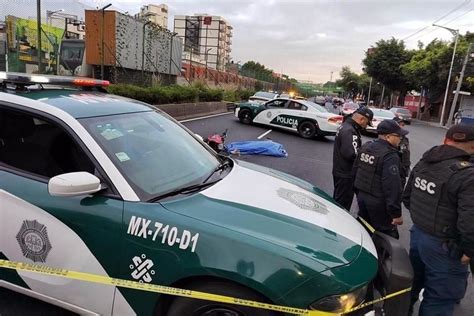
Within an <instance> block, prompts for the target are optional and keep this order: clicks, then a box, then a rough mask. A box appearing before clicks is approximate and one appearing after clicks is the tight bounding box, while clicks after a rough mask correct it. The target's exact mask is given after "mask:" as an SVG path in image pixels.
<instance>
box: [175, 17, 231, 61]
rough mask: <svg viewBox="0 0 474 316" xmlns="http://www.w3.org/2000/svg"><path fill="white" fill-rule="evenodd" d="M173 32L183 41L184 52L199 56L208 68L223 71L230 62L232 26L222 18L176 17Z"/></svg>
mask: <svg viewBox="0 0 474 316" xmlns="http://www.w3.org/2000/svg"><path fill="white" fill-rule="evenodd" d="M174 32H176V33H177V36H178V37H180V38H182V39H183V43H184V51H185V52H190V53H191V52H192V54H193V55H200V56H201V57H202V58H203V59H204V60H205V65H206V67H208V68H212V69H218V70H225V68H226V66H227V65H228V64H229V61H230V53H231V46H232V26H231V25H230V24H229V23H228V22H227V21H226V20H225V19H224V18H222V17H220V16H214V15H207V14H195V15H192V16H184V15H176V16H175V18H174Z"/></svg>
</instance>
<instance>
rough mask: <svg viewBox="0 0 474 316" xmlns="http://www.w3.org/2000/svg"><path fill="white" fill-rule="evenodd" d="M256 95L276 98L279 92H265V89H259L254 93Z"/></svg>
mask: <svg viewBox="0 0 474 316" xmlns="http://www.w3.org/2000/svg"><path fill="white" fill-rule="evenodd" d="M254 96H256V97H262V98H267V99H274V98H275V97H276V96H277V94H276V93H273V92H264V91H259V92H257V93H255V94H254Z"/></svg>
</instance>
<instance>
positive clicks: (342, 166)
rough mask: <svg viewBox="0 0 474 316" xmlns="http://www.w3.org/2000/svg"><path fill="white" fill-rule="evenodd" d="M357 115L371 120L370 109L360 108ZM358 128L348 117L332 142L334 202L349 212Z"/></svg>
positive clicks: (358, 144)
mask: <svg viewBox="0 0 474 316" xmlns="http://www.w3.org/2000/svg"><path fill="white" fill-rule="evenodd" d="M356 112H357V113H359V114H361V115H363V116H365V117H367V118H368V119H369V122H370V121H371V120H372V118H373V113H372V111H371V110H370V109H367V108H360V109H358V110H357V111H356ZM361 130H362V127H361V126H359V124H357V123H356V122H355V121H354V120H353V119H352V118H351V117H348V118H347V119H346V120H345V121H344V123H342V125H341V127H339V129H338V131H337V134H336V139H335V141H334V152H333V160H332V163H333V167H332V175H333V180H334V195H333V197H334V200H336V201H337V202H338V203H339V204H340V205H342V206H343V207H344V208H345V209H347V210H350V209H351V205H352V199H353V198H354V189H353V179H352V166H353V164H354V160H355V158H356V156H357V151H358V150H359V148H360V146H361V135H360V132H361Z"/></svg>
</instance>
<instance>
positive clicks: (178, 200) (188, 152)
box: [0, 73, 378, 316]
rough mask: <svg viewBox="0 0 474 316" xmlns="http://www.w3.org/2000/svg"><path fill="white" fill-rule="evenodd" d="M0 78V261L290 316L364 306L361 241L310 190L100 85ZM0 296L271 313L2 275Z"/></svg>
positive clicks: (149, 311)
mask: <svg viewBox="0 0 474 316" xmlns="http://www.w3.org/2000/svg"><path fill="white" fill-rule="evenodd" d="M0 78H1V79H0V84H1V85H2V88H1V89H2V90H1V92H0V259H3V260H10V261H16V262H24V263H32V264H33V263H35V264H40V265H44V266H48V267H56V268H64V269H69V270H73V271H82V272H88V273H94V274H99V275H104V276H109V277H113V278H119V279H126V280H132V281H139V282H144V283H150V284H160V285H167V286H172V287H177V288H184V289H192V290H199V291H203V292H211V293H216V294H223V295H228V296H233V297H238V298H245V299H251V300H257V301H262V302H270V303H275V304H280V305H286V306H291V307H297V308H309V309H318V310H324V311H334V312H341V311H344V310H347V309H349V308H351V307H353V306H356V305H357V304H359V303H361V302H362V301H363V300H364V297H365V294H366V290H367V288H368V285H369V283H370V282H371V281H372V280H373V279H374V278H375V276H376V274H377V270H378V261H377V251H376V248H375V246H374V242H373V241H372V239H371V237H370V236H369V234H368V233H367V232H366V230H365V229H364V228H363V227H362V226H361V225H360V224H359V222H358V221H356V220H355V219H354V218H352V217H351V215H349V214H348V213H347V212H346V211H344V210H343V209H341V208H340V207H338V206H337V205H335V204H334V203H333V202H332V201H331V200H330V198H329V197H328V196H326V194H324V193H323V192H322V191H320V190H318V189H317V188H315V187H313V186H312V185H311V184H309V183H307V182H304V181H302V180H300V179H298V178H295V177H292V176H290V175H288V174H284V173H281V172H278V171H275V170H272V169H269V168H265V167H261V166H257V165H253V164H250V163H245V162H243V161H238V160H233V159H230V158H228V157H220V156H218V155H217V154H216V153H215V152H213V151H212V150H211V149H210V148H209V147H208V146H207V145H206V144H205V143H203V142H202V141H201V140H199V139H198V137H197V136H195V135H194V134H193V133H192V132H190V131H189V130H187V129H186V128H185V127H183V126H182V125H180V124H179V123H178V122H176V121H175V120H174V119H172V118H171V117H169V116H168V115H166V114H165V113H163V112H161V111H160V110H157V109H155V108H153V107H151V106H149V105H146V104H144V103H141V102H138V101H135V100H131V99H126V98H122V97H119V96H114V95H110V94H107V93H105V92H104V91H103V88H104V87H105V86H107V85H108V82H106V81H100V80H94V79H74V78H69V77H56V76H40V75H24V74H15V73H0ZM71 85H72V87H71ZM0 286H2V287H5V288H8V289H10V290H13V291H16V292H19V293H22V294H25V295H29V296H32V297H35V298H38V299H41V300H44V301H46V302H49V303H52V304H55V305H58V306H61V307H63V308H66V309H68V310H72V311H75V312H77V313H80V314H88V313H91V314H94V313H96V314H104V315H112V314H113V315H132V314H139V315H206V316H212V315H274V314H275V313H274V312H272V311H268V310H263V309H259V310H256V309H250V308H248V307H241V306H236V305H228V304H221V303H215V302H209V301H203V300H195V299H186V298H180V297H173V296H166V295H159V294H157V293H151V292H144V291H139V290H135V289H125V288H119V287H113V286H108V285H101V284H96V283H88V282H83V281H78V280H73V279H66V278H58V277H53V276H46V275H41V274H35V273H32V272H24V271H15V270H7V269H1V268H0Z"/></svg>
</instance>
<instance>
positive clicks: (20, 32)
mask: <svg viewBox="0 0 474 316" xmlns="http://www.w3.org/2000/svg"><path fill="white" fill-rule="evenodd" d="M41 29H42V32H41V52H42V53H41V56H42V62H43V63H44V64H45V65H46V67H45V68H46V71H47V72H51V73H53V72H54V70H55V67H56V55H57V50H58V48H59V45H60V43H61V39H62V37H63V33H64V29H62V28H58V27H53V26H50V25H47V24H41ZM6 33H7V49H8V69H9V71H19V72H34V71H35V69H37V64H38V27H37V21H36V20H35V19H22V18H19V17H15V16H12V15H8V16H7V17H6Z"/></svg>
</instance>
